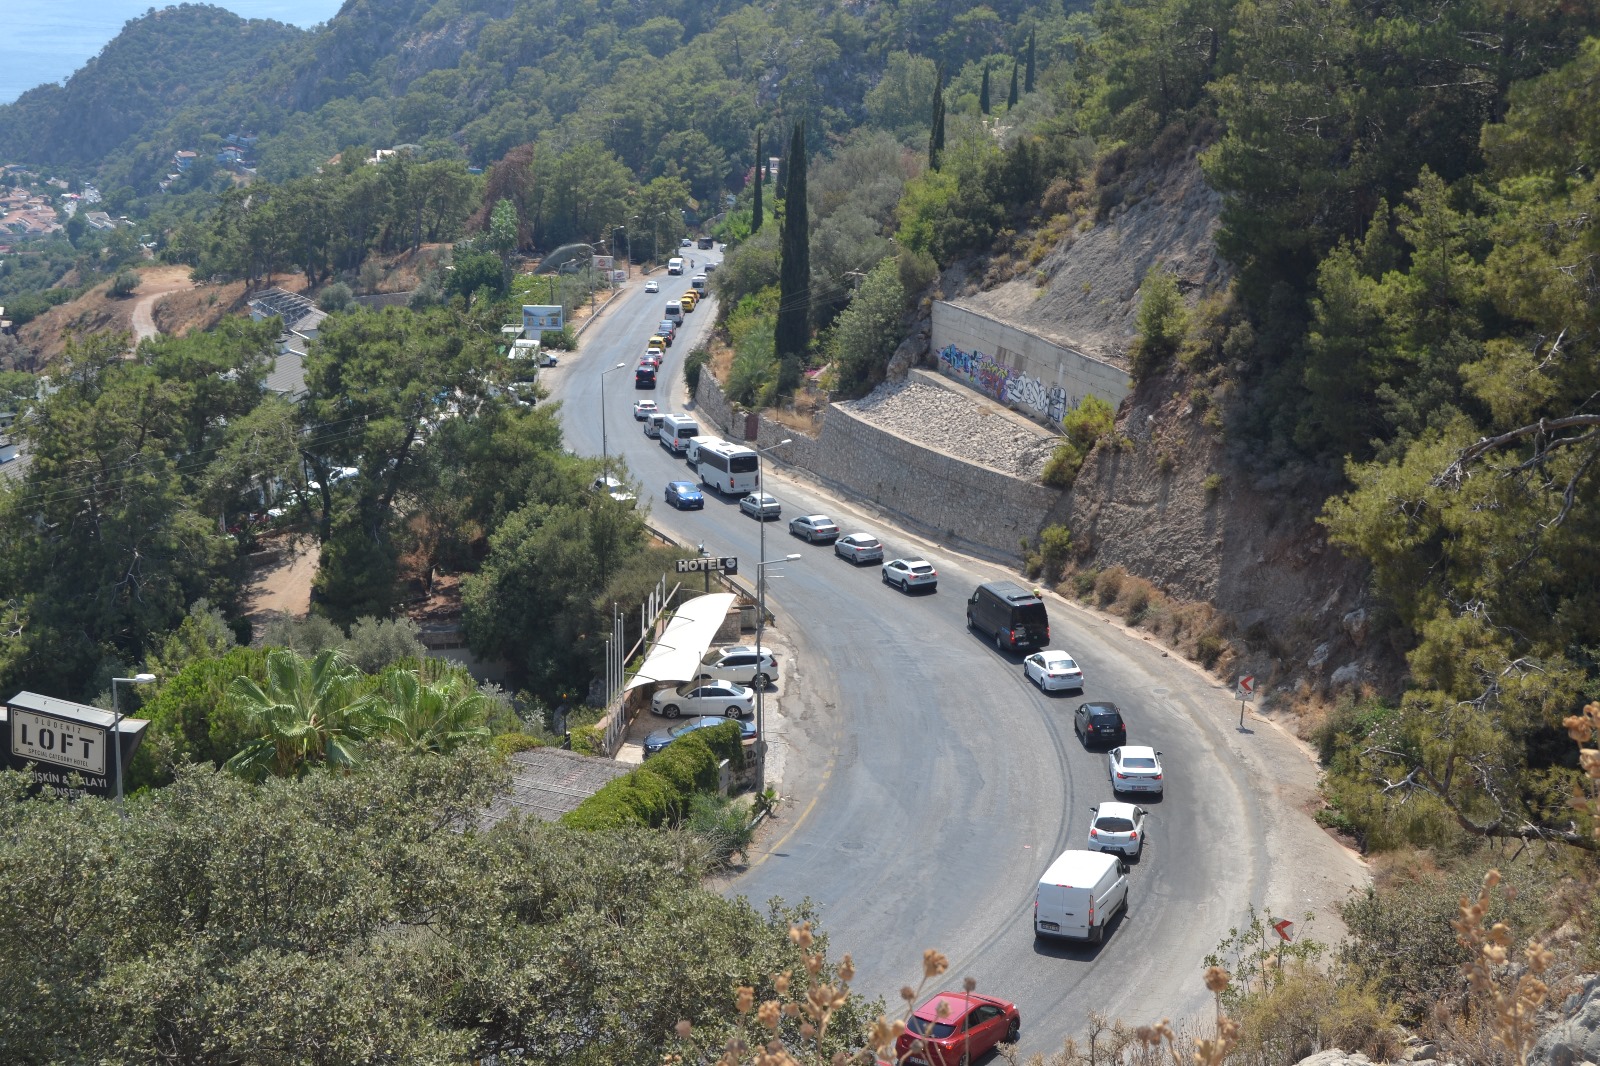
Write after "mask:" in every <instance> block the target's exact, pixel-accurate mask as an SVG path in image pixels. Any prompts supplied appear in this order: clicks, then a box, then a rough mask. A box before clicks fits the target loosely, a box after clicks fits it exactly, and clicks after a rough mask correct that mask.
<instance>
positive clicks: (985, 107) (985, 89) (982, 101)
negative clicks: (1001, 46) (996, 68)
mask: <svg viewBox="0 0 1600 1066" xmlns="http://www.w3.org/2000/svg"><path fill="white" fill-rule="evenodd" d="M978 110H979V111H982V112H983V113H984V114H985V115H987V114H988V113H989V65H988V64H987V63H985V64H984V67H983V86H982V88H980V89H979V90H978Z"/></svg>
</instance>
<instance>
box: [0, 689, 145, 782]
mask: <svg viewBox="0 0 1600 1066" xmlns="http://www.w3.org/2000/svg"><path fill="white" fill-rule="evenodd" d="M149 725H150V723H149V722H147V721H145V720H144V719H141V718H128V717H124V718H123V719H122V721H121V723H120V724H119V723H118V722H117V718H116V716H115V715H114V714H112V713H111V712H109V711H103V710H101V709H100V708H99V707H89V706H87V705H85V704H81V703H73V702H71V701H70V700H61V699H56V698H55V697H54V696H41V695H39V694H38V693H36V692H19V693H17V694H16V695H15V696H12V697H11V698H10V699H9V700H4V701H0V734H4V736H5V738H6V740H5V751H4V758H3V760H0V766H4V767H7V768H9V769H12V770H18V771H21V772H23V773H26V774H28V775H30V776H31V777H32V778H33V783H34V786H35V787H36V788H39V789H49V790H50V791H52V792H55V793H57V794H59V795H63V796H83V795H90V796H113V795H115V794H116V787H117V764H118V762H119V760H118V758H117V755H118V753H117V752H115V751H113V750H111V745H112V743H113V742H120V744H121V749H122V750H121V752H120V754H121V759H120V762H121V768H122V773H123V775H124V776H126V774H127V773H128V768H129V766H130V765H132V763H133V754H134V752H135V751H137V750H138V749H139V742H140V741H142V740H143V739H144V731H145V729H146V728H147V727H148V726H149Z"/></svg>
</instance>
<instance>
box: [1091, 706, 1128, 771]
mask: <svg viewBox="0 0 1600 1066" xmlns="http://www.w3.org/2000/svg"><path fill="white" fill-rule="evenodd" d="M1091 717H1093V718H1094V723H1095V725H1121V724H1122V715H1120V714H1118V713H1117V712H1116V711H1095V712H1094V713H1093V715H1091ZM1130 765H1131V764H1130Z"/></svg>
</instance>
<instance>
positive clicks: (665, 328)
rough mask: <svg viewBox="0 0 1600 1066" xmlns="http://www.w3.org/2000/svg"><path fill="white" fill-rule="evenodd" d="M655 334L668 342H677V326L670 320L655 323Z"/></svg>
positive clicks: (665, 319) (664, 319)
mask: <svg viewBox="0 0 1600 1066" xmlns="http://www.w3.org/2000/svg"><path fill="white" fill-rule="evenodd" d="M656 332H657V333H659V334H661V335H662V336H663V337H666V338H667V339H668V340H677V339H678V324H677V323H676V322H674V321H672V319H670V318H663V319H662V320H661V321H660V322H657V323H656Z"/></svg>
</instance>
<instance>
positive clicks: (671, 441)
mask: <svg viewBox="0 0 1600 1066" xmlns="http://www.w3.org/2000/svg"><path fill="white" fill-rule="evenodd" d="M699 432H700V425H699V423H697V422H696V421H695V420H694V419H692V418H690V417H689V416H688V415H667V416H666V417H665V418H663V419H662V420H661V433H660V435H659V438H658V439H659V440H660V441H661V446H662V447H663V448H665V449H666V450H667V451H669V452H671V453H672V454H673V455H682V454H683V453H684V452H685V451H686V450H687V449H688V447H689V442H690V441H692V440H694V438H695V435H696V434H698V433H699Z"/></svg>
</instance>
